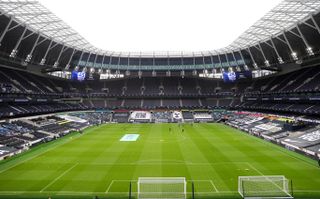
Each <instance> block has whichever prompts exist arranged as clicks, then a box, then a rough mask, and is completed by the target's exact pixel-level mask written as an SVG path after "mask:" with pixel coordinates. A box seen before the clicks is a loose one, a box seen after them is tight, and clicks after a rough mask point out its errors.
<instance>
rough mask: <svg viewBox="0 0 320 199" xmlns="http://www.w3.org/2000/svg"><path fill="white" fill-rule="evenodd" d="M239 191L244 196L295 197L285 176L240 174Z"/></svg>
mask: <svg viewBox="0 0 320 199" xmlns="http://www.w3.org/2000/svg"><path fill="white" fill-rule="evenodd" d="M238 192H239V194H240V195H241V196H242V198H251V199H253V198H293V197H292V196H291V194H290V191H289V180H288V179H287V178H286V177H285V176H239V179H238Z"/></svg>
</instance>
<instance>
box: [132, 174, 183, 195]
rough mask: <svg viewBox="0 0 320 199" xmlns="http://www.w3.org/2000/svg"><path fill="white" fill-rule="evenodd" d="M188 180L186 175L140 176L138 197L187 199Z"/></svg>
mask: <svg viewBox="0 0 320 199" xmlns="http://www.w3.org/2000/svg"><path fill="white" fill-rule="evenodd" d="M186 189H187V181H186V179H185V178H184V177H140V178H139V179H138V199H145V198H149V199H153V198H167V199H178V198H179V199H185V198H186V197H187V190H186Z"/></svg>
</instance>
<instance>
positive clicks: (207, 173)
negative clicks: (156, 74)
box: [0, 124, 320, 199]
mask: <svg viewBox="0 0 320 199" xmlns="http://www.w3.org/2000/svg"><path fill="white" fill-rule="evenodd" d="M169 128H171V131H169ZM182 128H183V129H184V132H182ZM131 133H133V134H140V137H139V139H138V140H137V141H134V142H120V141H119V140H120V139H121V137H122V136H123V135H125V134H131ZM242 175H285V176H286V177H287V178H289V179H291V180H292V181H293V191H294V196H295V198H320V169H319V167H318V166H317V163H316V161H313V160H311V159H309V158H306V157H304V156H302V155H299V154H296V153H294V152H291V151H288V150H286V149H283V148H281V147H279V146H276V145H274V144H271V143H268V142H265V141H263V140H260V139H258V138H255V137H252V136H250V135H248V134H245V133H242V132H241V131H239V130H236V129H233V128H230V127H228V126H225V125H222V124H194V125H193V126H191V125H190V124H184V125H183V126H182V127H179V125H178V124H107V125H102V126H98V127H92V128H89V129H87V130H86V131H85V133H84V134H82V135H80V134H71V135H69V136H66V137H64V138H62V139H59V140H57V141H55V142H51V143H47V144H44V145H40V146H38V147H35V148H34V149H32V150H30V151H28V152H26V153H23V154H21V155H19V156H16V157H14V158H12V159H9V160H5V161H2V162H1V163H0V198H48V197H49V196H51V198H52V199H54V198H92V197H93V196H96V195H97V196H99V198H128V189H129V183H130V181H131V182H132V191H133V192H136V187H137V186H136V180H137V179H138V177H147V176H154V177H160V176H163V177H175V176H176V177H186V178H187V180H188V192H190V191H191V186H190V185H191V183H190V182H191V180H192V181H194V185H195V191H196V198H240V196H239V194H238V193H237V182H238V176H242ZM135 196H136V194H135V193H133V197H135ZM188 196H189V198H190V197H191V194H189V195H188Z"/></svg>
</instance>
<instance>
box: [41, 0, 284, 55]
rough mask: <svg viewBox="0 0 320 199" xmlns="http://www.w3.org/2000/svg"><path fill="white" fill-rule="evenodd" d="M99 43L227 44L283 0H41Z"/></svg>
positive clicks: (174, 47) (130, 46)
mask: <svg viewBox="0 0 320 199" xmlns="http://www.w3.org/2000/svg"><path fill="white" fill-rule="evenodd" d="M39 1H40V2H41V3H42V4H43V5H44V6H46V7H47V8H49V9H50V10H51V11H52V12H53V13H55V14H56V15H57V16H58V17H60V18H61V19H63V20H64V21H65V22H67V24H69V25H70V26H71V27H72V28H74V29H75V30H76V31H78V32H79V33H80V34H81V35H82V36H84V37H85V38H86V39H87V40H88V41H89V42H91V43H92V44H93V45H95V46H96V47H99V48H101V49H104V50H111V51H200V50H213V49H217V48H221V47H225V46H227V45H228V44H230V43H231V42H232V41H233V40H235V39H236V38H237V37H238V36H239V35H240V34H241V33H243V32H244V31H245V30H246V29H248V28H249V27H250V26H251V25H252V24H253V23H254V22H256V21H257V20H258V19H259V18H261V17H262V16H263V15H264V14H266V13H267V12H268V11H269V10H271V9H272V8H273V7H275V6H276V5H277V4H278V3H280V2H281V0H39Z"/></svg>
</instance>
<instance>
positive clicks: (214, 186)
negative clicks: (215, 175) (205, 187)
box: [210, 180, 219, 193]
mask: <svg viewBox="0 0 320 199" xmlns="http://www.w3.org/2000/svg"><path fill="white" fill-rule="evenodd" d="M210 183H211V185H212V186H213V188H214V190H215V191H216V192H217V193H219V190H218V189H217V187H216V185H214V183H213V181H212V180H210Z"/></svg>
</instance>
